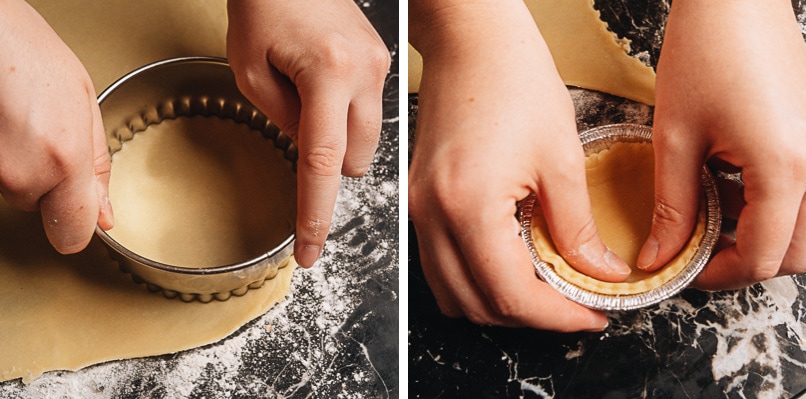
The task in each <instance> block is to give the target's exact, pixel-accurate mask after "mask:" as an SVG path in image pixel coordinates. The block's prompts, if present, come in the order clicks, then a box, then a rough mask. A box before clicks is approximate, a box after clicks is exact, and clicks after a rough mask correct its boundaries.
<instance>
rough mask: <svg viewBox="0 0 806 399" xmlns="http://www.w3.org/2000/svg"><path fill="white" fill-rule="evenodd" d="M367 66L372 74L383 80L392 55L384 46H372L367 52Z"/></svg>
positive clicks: (390, 63)
mask: <svg viewBox="0 0 806 399" xmlns="http://www.w3.org/2000/svg"><path fill="white" fill-rule="evenodd" d="M367 53H368V54H367V58H366V59H367V67H368V68H369V70H370V72H371V73H372V74H373V76H376V77H379V78H380V79H381V80H383V79H384V78H385V77H386V74H387V73H388V72H389V67H390V66H391V65H392V57H391V56H390V55H389V51H388V50H387V49H386V47H384V46H372V47H371V48H370V49H369V50H368V52H367Z"/></svg>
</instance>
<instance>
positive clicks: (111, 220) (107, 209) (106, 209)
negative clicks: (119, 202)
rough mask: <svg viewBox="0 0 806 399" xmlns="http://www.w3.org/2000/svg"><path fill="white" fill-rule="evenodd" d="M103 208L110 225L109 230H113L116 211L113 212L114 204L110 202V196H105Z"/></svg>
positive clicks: (102, 203)
mask: <svg viewBox="0 0 806 399" xmlns="http://www.w3.org/2000/svg"><path fill="white" fill-rule="evenodd" d="M101 207H102V208H103V212H104V214H105V215H106V216H107V218H108V219H107V222H108V223H109V227H108V228H107V230H109V229H111V228H112V227H114V226H115V211H113V210H112V202H111V201H110V200H109V196H108V195H107V196H104V200H103V201H101Z"/></svg>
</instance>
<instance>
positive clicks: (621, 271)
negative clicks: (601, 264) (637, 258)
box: [604, 248, 631, 278]
mask: <svg viewBox="0 0 806 399" xmlns="http://www.w3.org/2000/svg"><path fill="white" fill-rule="evenodd" d="M604 261H605V264H607V267H608V268H610V270H611V271H612V272H613V273H615V274H617V275H618V276H619V277H623V278H627V276H629V275H630V272H631V270H630V266H628V265H627V263H625V262H624V261H623V260H622V259H621V258H619V257H618V255H616V254H615V253H613V251H611V250H610V248H608V249H607V251H605V254H604Z"/></svg>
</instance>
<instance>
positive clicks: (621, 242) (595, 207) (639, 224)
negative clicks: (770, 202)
mask: <svg viewBox="0 0 806 399" xmlns="http://www.w3.org/2000/svg"><path fill="white" fill-rule="evenodd" d="M585 166H586V173H587V180H588V194H589V195H590V199H591V209H592V211H593V218H594V220H595V221H596V225H597V227H598V228H599V234H600V235H601V237H602V240H603V241H604V243H605V244H606V245H607V246H608V247H609V248H610V249H611V250H612V251H613V252H615V253H616V254H617V255H618V256H619V257H621V258H622V259H624V261H625V262H627V264H628V265H630V267H631V269H632V272H631V273H630V276H629V277H628V278H627V280H626V281H625V282H621V283H610V282H604V281H601V280H598V279H595V278H592V277H590V276H588V275H585V274H583V273H581V272H579V271H577V270H576V269H574V268H573V267H572V266H571V265H569V264H568V263H567V262H566V261H565V260H564V259H563V258H562V256H561V255H560V254H559V253H558V252H557V249H556V247H555V246H554V244H553V242H552V241H551V235H550V233H549V230H548V225H547V224H546V221H545V219H544V218H543V210H542V209H541V208H540V207H539V204H536V205H535V209H534V213H533V216H532V237H533V240H534V245H535V249H536V251H537V253H538V255H539V256H540V259H541V260H543V261H544V262H546V263H547V264H549V265H551V266H552V267H553V268H554V270H555V271H556V272H557V274H558V275H559V276H560V277H562V278H563V279H565V280H566V281H568V282H570V283H572V284H574V285H576V286H578V287H580V288H584V289H586V290H588V291H591V292H596V293H600V294H607V295H630V294H638V293H642V292H648V291H651V290H653V289H655V288H657V287H660V286H661V285H663V284H664V283H665V282H667V281H669V280H671V279H672V278H674V277H675V276H676V275H678V274H679V273H680V272H681V271H682V270H683V269H685V268H686V266H687V265H688V264H689V262H690V261H691V259H693V257H694V256H695V254H696V252H697V249H698V247H699V245H700V243H701V242H702V238H703V236H704V235H705V224H706V223H705V222H706V220H705V219H706V212H705V206H704V201H702V200H701V201H700V212H699V214H698V217H697V223H696V226H695V229H694V232H693V233H692V236H691V238H690V239H689V241H688V242H687V244H686V245H685V246H684V247H683V249H682V250H681V251H680V253H679V254H678V255H677V256H676V257H675V258H674V259H673V260H672V261H671V262H669V263H668V264H667V265H666V266H664V267H662V268H661V269H659V270H657V271H655V272H652V273H647V272H645V271H643V270H640V269H638V268H637V267H636V266H635V265H636V261H637V259H638V254H639V252H640V250H641V246H642V245H643V243H644V241H646V238H647V237H648V236H649V230H650V228H651V226H652V208H653V206H654V155H653V150H652V144H651V143H648V142H647V143H615V144H613V145H612V146H611V147H610V148H609V149H606V150H602V151H600V152H598V153H596V154H591V155H589V156H587V157H586V159H585Z"/></svg>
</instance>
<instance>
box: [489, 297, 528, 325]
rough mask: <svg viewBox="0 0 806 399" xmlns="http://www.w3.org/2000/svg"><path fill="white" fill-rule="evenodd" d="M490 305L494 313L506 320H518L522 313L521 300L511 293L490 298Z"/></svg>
mask: <svg viewBox="0 0 806 399" xmlns="http://www.w3.org/2000/svg"><path fill="white" fill-rule="evenodd" d="M490 307H491V308H492V310H493V312H494V313H495V314H496V315H498V316H500V317H503V318H504V319H508V320H519V319H520V318H521V316H522V315H523V305H522V301H520V300H518V298H516V297H513V296H511V295H506V296H496V297H494V298H492V299H491V300H490Z"/></svg>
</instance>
